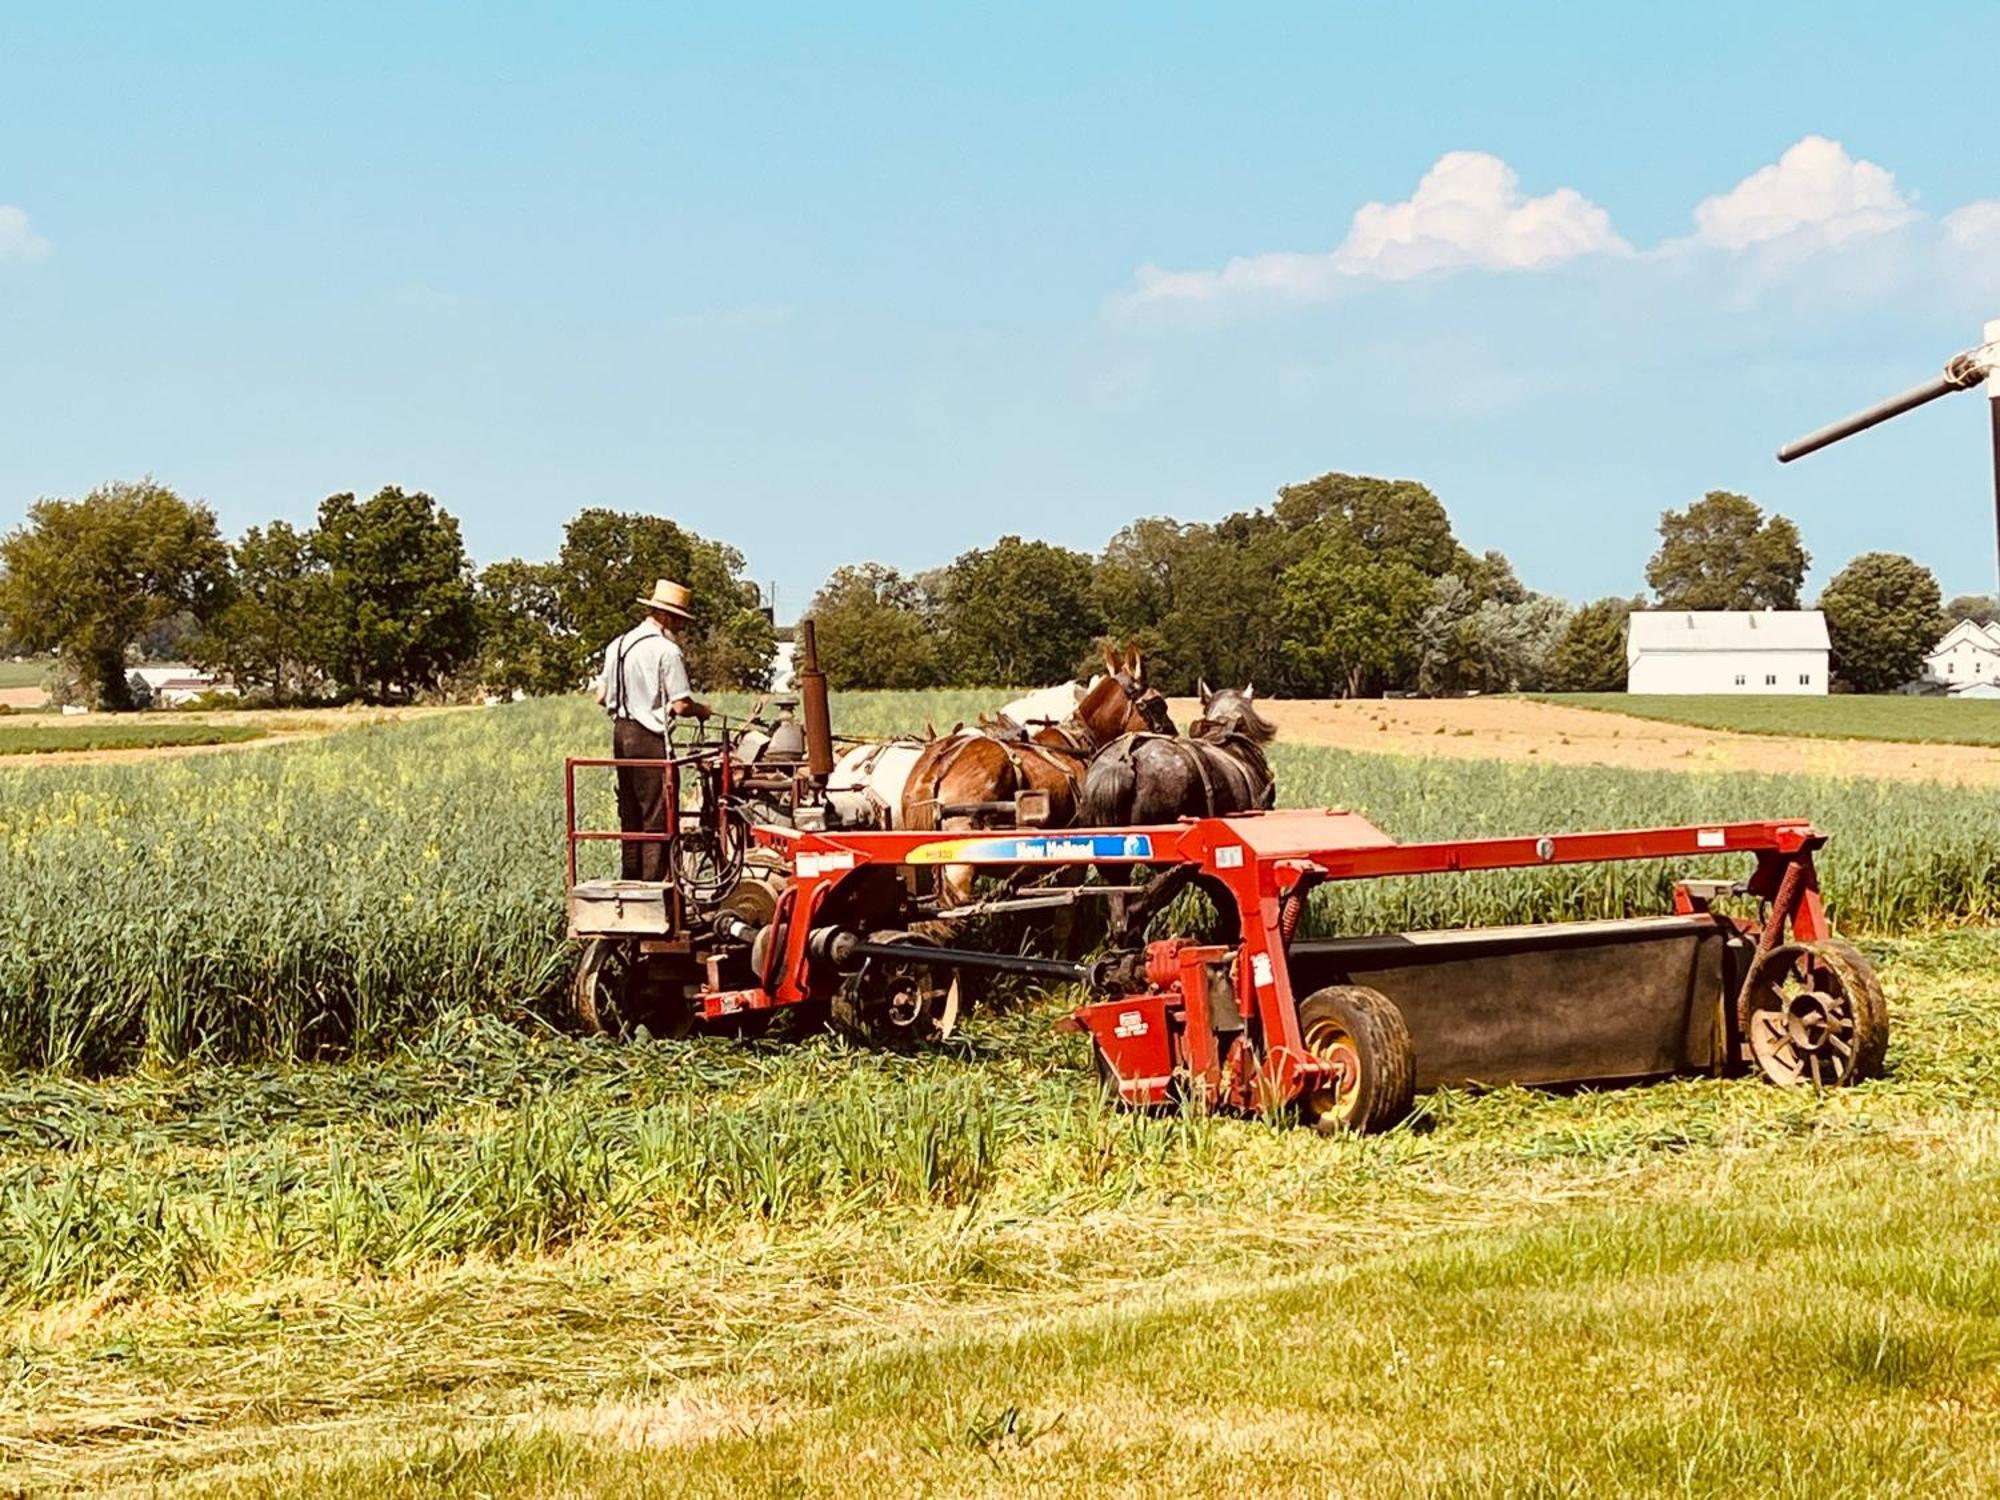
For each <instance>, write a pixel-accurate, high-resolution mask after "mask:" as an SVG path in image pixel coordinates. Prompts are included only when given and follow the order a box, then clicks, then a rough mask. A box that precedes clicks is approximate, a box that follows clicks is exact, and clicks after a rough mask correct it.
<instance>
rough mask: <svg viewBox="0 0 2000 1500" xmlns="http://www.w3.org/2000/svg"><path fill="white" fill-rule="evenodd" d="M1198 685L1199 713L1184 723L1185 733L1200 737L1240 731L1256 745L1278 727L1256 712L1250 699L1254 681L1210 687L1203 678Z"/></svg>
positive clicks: (1218, 737) (1274, 734) (1252, 697)
mask: <svg viewBox="0 0 2000 1500" xmlns="http://www.w3.org/2000/svg"><path fill="white" fill-rule="evenodd" d="M1199 686H1200V691H1201V717H1200V718H1199V719H1196V720H1195V721H1194V723H1192V724H1190V725H1189V726H1188V733H1189V734H1191V735H1195V736H1199V737H1201V738H1204V739H1220V738H1222V737H1224V736H1226V735H1232V734H1240V735H1242V736H1243V737H1244V738H1245V739H1248V740H1250V741H1252V742H1253V743H1255V744H1259V745H1263V744H1267V743H1269V742H1270V741H1271V740H1272V739H1273V738H1275V737H1276V735H1277V733H1278V727H1277V726H1276V725H1275V724H1273V723H1272V722H1271V721H1270V720H1269V719H1267V718H1265V717H1264V716H1263V715H1262V714H1260V713H1258V712H1257V705H1256V702H1255V701H1254V700H1255V699H1256V697H1257V685H1256V684H1255V683H1254V682H1253V683H1249V684H1247V685H1245V686H1243V687H1240V688H1216V689H1213V690H1211V689H1210V688H1209V685H1208V684H1207V683H1206V682H1204V683H1201V684H1200V685H1199Z"/></svg>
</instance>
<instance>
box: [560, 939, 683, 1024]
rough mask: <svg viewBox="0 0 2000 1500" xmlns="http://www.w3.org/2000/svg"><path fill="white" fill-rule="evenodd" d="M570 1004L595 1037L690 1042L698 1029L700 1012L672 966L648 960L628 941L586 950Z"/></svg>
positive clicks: (602, 942) (601, 942) (594, 944)
mask: <svg viewBox="0 0 2000 1500" xmlns="http://www.w3.org/2000/svg"><path fill="white" fill-rule="evenodd" d="M570 999H571V1001H572V1002H573V1003H574V1005H575V1007H576V1018H577V1020H578V1021H579V1022H580V1023H581V1024H582V1026H583V1029H584V1030H585V1031H588V1032H590V1033H591V1034H592V1035H593V1036H612V1037H620V1038H624V1037H632V1036H636V1035H638V1034H639V1033H640V1032H641V1031H643V1032H645V1034H646V1035H648V1036H655V1037H684V1036H686V1035H687V1034H688V1033H689V1032H691V1031H692V1030H693V1029H694V1007H693V1006H692V1005H690V1004H689V1003H688V1000H687V994H686V989H685V987H684V986H683V985H682V984H681V983H680V982H679V980H678V977H677V976H676V974H675V973H674V971H673V967H672V965H671V962H670V961H669V960H663V959H660V958H649V957H646V956H645V955H643V954H641V953H640V952H639V951H638V949H637V947H636V946H635V945H634V944H633V943H631V942H629V941H627V940H625V939H622V938H610V937H601V938H592V939H591V940H590V941H589V942H588V943H586V944H585V945H584V949H583V957H582V958H581V959H579V960H578V961H577V966H576V978H575V979H574V980H572V981H571V983H570Z"/></svg>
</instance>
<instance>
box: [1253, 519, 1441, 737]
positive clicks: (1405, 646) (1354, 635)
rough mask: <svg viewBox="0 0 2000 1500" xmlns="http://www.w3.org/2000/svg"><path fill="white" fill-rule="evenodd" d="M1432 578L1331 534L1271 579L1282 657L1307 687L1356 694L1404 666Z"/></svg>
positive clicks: (1407, 665) (1393, 675)
mask: <svg viewBox="0 0 2000 1500" xmlns="http://www.w3.org/2000/svg"><path fill="white" fill-rule="evenodd" d="M1432 588H1433V584H1432V581H1431V580H1430V579H1429V578H1427V577H1426V576H1425V575H1424V574H1423V573H1422V572H1421V571H1419V570H1418V569H1417V567H1416V566H1415V565H1414V564H1412V563H1410V562H1408V561H1406V560H1405V559H1403V558H1400V557H1394V556H1390V557H1384V556H1382V555H1381V554H1379V553H1375V552H1371V551H1369V550H1368V549H1367V548H1366V547H1364V546H1362V545H1361V544H1360V543H1358V542H1356V541H1355V540H1354V539H1353V538H1352V537H1348V536H1344V535H1338V534H1336V535H1334V536H1332V537H1330V538H1328V539H1327V540H1326V541H1324V542H1322V543H1321V544H1320V545H1319V546H1318V547H1316V548H1314V549H1313V550H1312V551H1311V552H1309V553H1307V554H1306V556H1305V557H1303V558H1301V559H1300V560H1299V561H1298V562H1296V563H1294V564H1293V565H1292V566H1291V567H1290V568H1288V569H1286V571H1285V574H1284V576H1283V577H1282V578H1281V579H1280V580H1279V585H1278V594H1279V598H1280V601H1281V622H1282V625H1283V628H1284V631H1285V647H1286V652H1287V655H1288V656H1289V657H1290V658H1291V659H1292V661H1293V662H1294V663H1295V664H1296V667H1297V670H1298V672H1299V674H1300V678H1301V680H1302V681H1303V683H1304V684H1306V685H1307V686H1308V688H1309V689H1310V690H1314V691H1317V692H1321V693H1324V692H1325V691H1326V690H1327V689H1329V688H1331V689H1333V690H1334V691H1336V692H1338V693H1340V694H1341V695H1342V696H1344V697H1350V698H1351V697H1358V696H1359V695H1360V694H1361V692H1362V691H1363V690H1364V689H1365V688H1368V687H1370V686H1373V685H1377V684H1380V683H1382V682H1384V681H1389V680H1394V679H1395V678H1397V677H1398V676H1399V675H1400V674H1403V673H1405V672H1407V671H1408V670H1409V669H1410V665H1411V659H1412V657H1413V656H1414V654H1415V652H1414V637H1415V629H1416V624H1417V620H1418V618H1419V616H1420V615H1421V614H1422V613H1423V610H1424V608H1425V606H1426V605H1427V604H1429V603H1430V602H1431V595H1432Z"/></svg>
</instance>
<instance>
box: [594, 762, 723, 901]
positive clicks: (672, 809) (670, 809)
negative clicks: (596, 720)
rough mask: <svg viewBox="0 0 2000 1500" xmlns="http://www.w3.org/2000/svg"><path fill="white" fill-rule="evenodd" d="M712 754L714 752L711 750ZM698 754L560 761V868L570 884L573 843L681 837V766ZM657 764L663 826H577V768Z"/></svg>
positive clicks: (644, 841) (658, 841)
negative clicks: (640, 828) (655, 828)
mask: <svg viewBox="0 0 2000 1500" xmlns="http://www.w3.org/2000/svg"><path fill="white" fill-rule="evenodd" d="M710 754H711V755H712V754H713V752H712V751H711V752H710ZM705 758H706V757H704V756H701V755H677V756H670V757H668V758H667V759H665V760H654V759H650V758H649V759H643V760H638V759H631V758H627V757H621V756H590V755H573V756H570V757H569V758H568V759H566V760H565V761H564V762H563V868H564V871H565V873H566V875H567V877H568V883H569V884H570V885H575V884H576V846H577V845H578V844H587V843H593V842H595V843H611V842H614V841H615V842H616V843H618V844H620V845H624V844H628V843H629V844H671V843H673V842H674V841H675V840H676V839H678V838H679V837H680V826H681V774H680V773H681V767H682V766H691V765H694V764H696V763H697V762H699V761H701V760H703V759H705ZM622 766H658V767H659V768H660V772H661V780H662V782H663V783H664V787H663V795H662V796H661V799H660V806H661V814H662V821H663V822H664V823H665V825H666V826H665V827H663V828H661V829H659V830H658V831H650V830H649V831H645V832H639V831H627V830H625V829H623V828H579V827H577V826H576V773H577V768H578V767H583V768H585V769H595V768H602V767H608V768H610V769H611V770H612V771H614V772H615V771H617V770H618V769H619V768H620V767H622Z"/></svg>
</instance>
